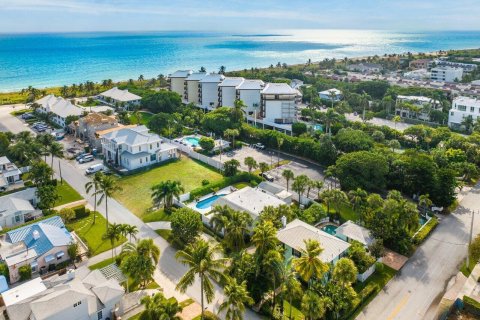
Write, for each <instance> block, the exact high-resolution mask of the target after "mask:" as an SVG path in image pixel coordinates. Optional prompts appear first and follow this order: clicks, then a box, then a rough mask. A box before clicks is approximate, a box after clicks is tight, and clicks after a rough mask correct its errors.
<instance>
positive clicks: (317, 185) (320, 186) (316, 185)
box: [313, 180, 324, 199]
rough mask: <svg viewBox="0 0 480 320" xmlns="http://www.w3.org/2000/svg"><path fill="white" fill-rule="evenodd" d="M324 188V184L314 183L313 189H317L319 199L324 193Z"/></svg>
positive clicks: (320, 182) (317, 181)
mask: <svg viewBox="0 0 480 320" xmlns="http://www.w3.org/2000/svg"><path fill="white" fill-rule="evenodd" d="M323 186H324V182H323V181H320V180H314V181H313V187H314V188H316V189H317V199H320V193H321V192H322V188H323Z"/></svg>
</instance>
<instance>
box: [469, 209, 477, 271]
mask: <svg viewBox="0 0 480 320" xmlns="http://www.w3.org/2000/svg"><path fill="white" fill-rule="evenodd" d="M474 218H475V211H474V210H472V220H471V222H470V235H469V237H468V246H467V269H468V268H469V267H470V250H469V248H470V244H471V243H472V236H473V220H474Z"/></svg>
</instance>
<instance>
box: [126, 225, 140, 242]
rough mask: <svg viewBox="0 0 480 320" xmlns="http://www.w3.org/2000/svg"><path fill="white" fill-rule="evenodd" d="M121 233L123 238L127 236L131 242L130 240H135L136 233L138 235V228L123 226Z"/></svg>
mask: <svg viewBox="0 0 480 320" xmlns="http://www.w3.org/2000/svg"><path fill="white" fill-rule="evenodd" d="M123 233H124V235H125V236H127V235H128V237H129V239H130V242H132V238H133V239H135V240H137V233H138V228H137V226H134V225H131V224H125V225H124V226H123Z"/></svg>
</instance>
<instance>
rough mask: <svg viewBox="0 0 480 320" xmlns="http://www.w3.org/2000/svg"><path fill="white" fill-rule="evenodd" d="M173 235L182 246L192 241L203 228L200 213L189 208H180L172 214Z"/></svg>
mask: <svg viewBox="0 0 480 320" xmlns="http://www.w3.org/2000/svg"><path fill="white" fill-rule="evenodd" d="M171 225H172V235H173V238H174V239H175V240H178V241H179V245H180V246H184V245H187V244H189V243H192V242H193V241H194V240H195V238H196V237H197V236H198V234H199V232H200V230H201V229H202V219H200V215H199V214H198V213H197V212H195V211H193V210H192V209H189V208H182V209H178V210H177V211H176V212H175V213H174V214H173V215H172V221H171Z"/></svg>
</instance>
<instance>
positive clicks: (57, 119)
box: [35, 94, 85, 128]
mask: <svg viewBox="0 0 480 320" xmlns="http://www.w3.org/2000/svg"><path fill="white" fill-rule="evenodd" d="M35 102H36V103H37V104H38V105H40V107H39V108H38V109H37V112H39V113H43V114H48V113H52V114H53V116H52V118H51V120H52V121H53V122H54V123H56V124H57V125H59V126H60V127H62V128H65V127H66V119H67V117H68V116H77V117H80V116H81V115H82V114H83V113H84V112H85V111H84V110H83V109H82V108H80V107H77V106H76V105H74V104H72V103H71V102H70V101H68V100H66V99H64V98H62V97H55V96H54V95H53V94H49V95H47V96H45V97H43V98H41V99H39V100H37V101H35Z"/></svg>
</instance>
